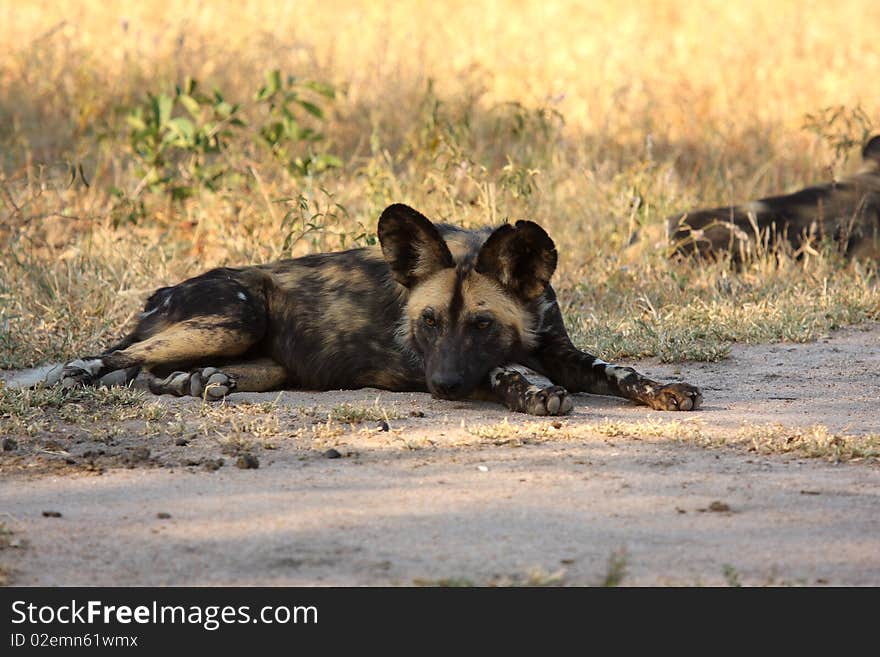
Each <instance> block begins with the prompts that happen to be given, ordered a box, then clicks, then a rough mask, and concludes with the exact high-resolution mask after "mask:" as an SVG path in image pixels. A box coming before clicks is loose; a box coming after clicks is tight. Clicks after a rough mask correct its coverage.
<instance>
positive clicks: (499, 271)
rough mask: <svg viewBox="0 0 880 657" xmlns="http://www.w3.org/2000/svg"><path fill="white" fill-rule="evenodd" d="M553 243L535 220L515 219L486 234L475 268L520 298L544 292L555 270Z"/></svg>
mask: <svg viewBox="0 0 880 657" xmlns="http://www.w3.org/2000/svg"><path fill="white" fill-rule="evenodd" d="M556 260H557V255H556V245H555V244H553V240H552V239H550V236H549V235H548V234H547V233H546V232H545V231H544V229H543V228H541V227H540V226H539V225H538V224H536V223H534V222H531V221H517V222H516V226H511V225H510V224H505V225H504V226H501V227H500V228H498V229H497V230H495V232H494V233H492V234H491V235H490V236H489V239H487V240H486V242H485V244H483V247H482V248H481V249H480V253H479V255H478V256H477V265H476V271H477V272H478V273H480V274H485V275H486V276H491V277H492V278H494V279H495V280H497V281H498V282H499V283H501V285H502V286H504V287H505V288H506V289H508V290H509V291H510V292H512V293H513V294H514V295H516V296H517V297H519V298H520V299H522V300H523V301H531V300H532V299H535V298H537V297H539V296H541V295H542V294H543V293H544V290H545V289H547V285H548V284H549V283H550V278H551V277H552V276H553V272H554V271H556Z"/></svg>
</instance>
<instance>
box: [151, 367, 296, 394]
mask: <svg viewBox="0 0 880 657" xmlns="http://www.w3.org/2000/svg"><path fill="white" fill-rule="evenodd" d="M286 381H287V370H286V369H284V367H282V366H281V365H279V364H278V363H276V362H275V361H274V360H272V359H271V358H257V359H255V360H251V361H240V362H233V363H228V364H225V365H221V366H219V367H197V368H195V369H192V370H190V371H189V372H172V373H171V374H169V375H168V376H167V377H165V378H164V379H161V380H160V379H158V378H155V379H152V380H151V381H150V390H151V391H152V392H153V393H154V394H156V395H163V394H170V395H177V396H178V397H180V396H183V395H192V396H193V397H204V398H205V399H208V400H210V401H213V400H216V399H221V398H222V397H224V396H226V395H227V394H229V393H230V392H232V391H233V390H234V391H236V392H266V391H267V390H277V389H278V388H280V387H281V386H282V385H283V384H284V383H285V382H286Z"/></svg>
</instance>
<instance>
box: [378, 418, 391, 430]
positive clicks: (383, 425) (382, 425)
mask: <svg viewBox="0 0 880 657" xmlns="http://www.w3.org/2000/svg"><path fill="white" fill-rule="evenodd" d="M390 429H391V427H389V426H388V423H387V422H386V421H385V420H382V421H381V422H380V423H379V431H388V430H390Z"/></svg>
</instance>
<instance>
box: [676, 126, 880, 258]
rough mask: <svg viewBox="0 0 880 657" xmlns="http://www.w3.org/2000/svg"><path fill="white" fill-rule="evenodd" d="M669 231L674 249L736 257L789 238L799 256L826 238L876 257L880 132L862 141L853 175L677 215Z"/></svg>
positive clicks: (848, 251) (879, 254)
mask: <svg viewBox="0 0 880 657" xmlns="http://www.w3.org/2000/svg"><path fill="white" fill-rule="evenodd" d="M667 230H668V234H669V237H670V240H671V243H672V247H673V249H674V250H675V252H676V253H679V254H699V255H701V256H714V255H717V254H719V253H722V252H728V253H730V255H731V257H732V259H733V260H734V261H735V262H741V261H742V260H744V259H745V258H747V257H748V256H749V255H750V254H754V252H755V250H756V249H755V245H756V244H757V243H761V244H763V246H765V247H769V248H772V247H773V246H775V245H776V244H777V242H778V241H780V240H783V241H787V242H788V243H789V244H790V245H791V246H792V248H793V249H794V253H795V255H801V254H802V253H803V252H805V251H809V250H810V249H811V248H812V245H813V244H815V243H816V242H818V241H821V240H823V239H826V238H830V239H832V240H834V241H835V242H836V243H837V245H838V247H839V249H840V251H841V253H843V254H845V255H847V256H851V257H867V258H875V259H876V258H880V136H876V137H874V138H872V139H871V140H869V141H868V142H867V144H865V146H864V148H863V149H862V168H861V169H860V170H859V171H858V172H857V173H856V174H855V175H852V176H849V177H847V178H844V179H842V180H840V181H838V182H833V183H827V184H824V185H816V186H814V187H807V188H806V189H802V190H800V191H797V192H794V193H793V194H786V195H784V196H771V197H769V198H762V199H760V200H758V201H752V202H751V203H746V204H745V205H737V206H732V207H725V208H713V209H711V210H696V211H693V212H687V213H684V214H679V215H675V216H673V217H670V218H669V219H668V222H667ZM756 240H757V242H756Z"/></svg>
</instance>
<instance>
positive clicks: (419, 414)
mask: <svg viewBox="0 0 880 657" xmlns="http://www.w3.org/2000/svg"><path fill="white" fill-rule="evenodd" d="M409 414H410V415H411V416H412V417H425V412H424V411H410V412H409Z"/></svg>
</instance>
